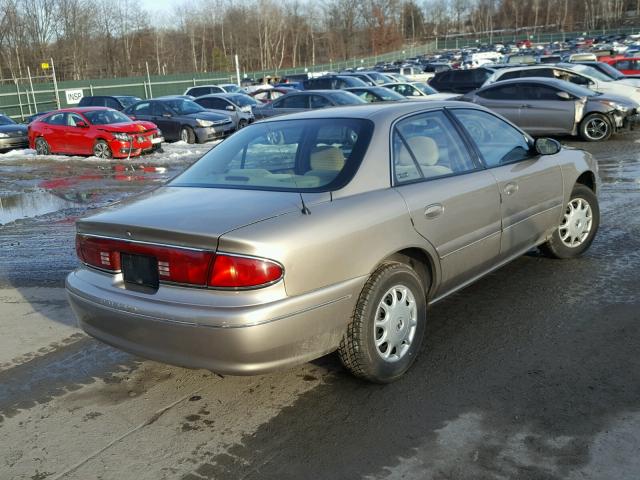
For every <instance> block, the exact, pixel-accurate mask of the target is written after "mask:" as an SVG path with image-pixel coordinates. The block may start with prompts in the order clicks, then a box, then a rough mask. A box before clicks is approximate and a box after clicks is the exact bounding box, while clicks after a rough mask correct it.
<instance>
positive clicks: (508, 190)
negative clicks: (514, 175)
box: [502, 182, 520, 195]
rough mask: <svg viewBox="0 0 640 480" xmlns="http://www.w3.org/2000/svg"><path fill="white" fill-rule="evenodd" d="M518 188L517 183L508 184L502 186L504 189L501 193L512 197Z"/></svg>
mask: <svg viewBox="0 0 640 480" xmlns="http://www.w3.org/2000/svg"><path fill="white" fill-rule="evenodd" d="M518 188H520V187H518V184H517V183H514V182H510V183H507V184H506V185H505V186H504V188H503V189H502V193H504V194H505V195H513V194H514V193H516V192H517V191H518Z"/></svg>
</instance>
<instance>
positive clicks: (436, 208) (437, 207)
mask: <svg viewBox="0 0 640 480" xmlns="http://www.w3.org/2000/svg"><path fill="white" fill-rule="evenodd" d="M442 212H444V206H442V204H440V203H434V204H433V205H427V206H426V207H425V209H424V216H425V217H427V218H436V217H439V216H440V215H442Z"/></svg>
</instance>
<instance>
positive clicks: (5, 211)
mask: <svg viewBox="0 0 640 480" xmlns="http://www.w3.org/2000/svg"><path fill="white" fill-rule="evenodd" d="M76 206H77V204H76V203H74V202H70V201H69V200H66V199H64V198H60V197H57V196H55V195H53V194H51V193H49V192H29V193H20V194H17V195H9V196H6V197H0V225H5V224H7V223H9V222H13V221H15V220H19V219H21V218H30V217H36V216H38V215H44V214H46V213H52V212H57V211H58V210H62V209H65V208H72V207H76Z"/></svg>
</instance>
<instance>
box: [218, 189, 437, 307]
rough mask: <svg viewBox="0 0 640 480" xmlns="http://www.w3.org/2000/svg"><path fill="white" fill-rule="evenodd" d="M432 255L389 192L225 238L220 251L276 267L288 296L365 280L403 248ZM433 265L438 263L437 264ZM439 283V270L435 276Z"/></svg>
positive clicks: (342, 200) (342, 201)
mask: <svg viewBox="0 0 640 480" xmlns="http://www.w3.org/2000/svg"><path fill="white" fill-rule="evenodd" d="M410 247H416V248H421V249H422V250H425V251H426V253H427V254H429V255H430V256H431V258H432V259H434V260H435V259H437V256H436V255H435V250H434V249H433V248H432V247H431V246H430V245H428V243H427V242H426V241H425V240H424V239H423V238H422V237H421V236H420V235H419V234H418V233H417V232H416V230H415V229H414V228H413V226H412V224H411V219H410V216H409V213H408V210H407V207H406V204H405V202H404V200H403V199H402V198H401V197H400V195H399V194H398V193H397V192H395V191H394V190H392V189H390V188H387V189H381V190H375V191H372V192H368V193H362V194H358V195H353V196H350V197H343V198H339V199H334V200H333V201H328V202H325V203H321V204H317V205H314V206H312V207H311V214H309V215H303V214H302V213H301V212H297V211H296V212H292V213H289V214H286V215H281V216H279V217H275V218H271V219H268V220H265V221H262V222H259V223H255V224H253V225H249V226H246V227H243V228H241V229H238V230H235V231H233V232H229V233H227V234H225V235H223V236H222V237H221V238H220V242H219V246H218V250H219V251H229V252H234V253H245V254H249V255H256V256H261V257H267V258H271V259H274V260H277V261H279V262H280V263H282V264H283V265H284V268H285V277H284V282H285V288H286V291H287V295H290V296H293V295H299V294H302V293H305V292H309V291H313V290H317V289H319V288H322V287H325V286H328V285H332V284H335V283H338V282H342V281H345V280H348V279H353V278H358V277H363V276H368V275H369V274H370V273H371V272H372V271H373V270H375V268H376V266H377V265H379V264H380V262H381V261H382V260H383V259H385V258H387V257H388V256H390V255H392V254H393V253H395V252H397V251H398V250H401V249H404V248H410ZM436 262H437V260H436ZM433 277H435V278H439V265H437V266H436V271H435V272H433Z"/></svg>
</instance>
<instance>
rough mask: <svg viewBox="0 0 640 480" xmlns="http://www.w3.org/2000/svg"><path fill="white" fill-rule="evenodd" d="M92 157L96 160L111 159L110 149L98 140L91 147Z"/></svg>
mask: <svg viewBox="0 0 640 480" xmlns="http://www.w3.org/2000/svg"><path fill="white" fill-rule="evenodd" d="M93 156H94V157H98V158H112V157H113V152H111V148H110V147H109V144H108V143H107V142H105V141H104V140H98V141H97V142H96V143H95V144H94V145H93Z"/></svg>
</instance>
